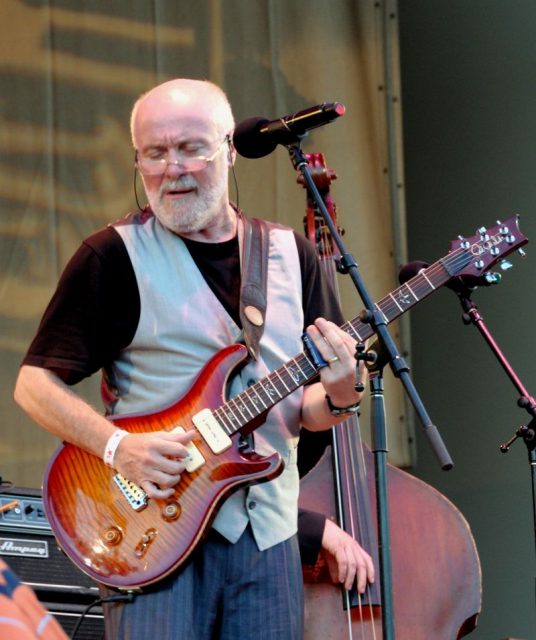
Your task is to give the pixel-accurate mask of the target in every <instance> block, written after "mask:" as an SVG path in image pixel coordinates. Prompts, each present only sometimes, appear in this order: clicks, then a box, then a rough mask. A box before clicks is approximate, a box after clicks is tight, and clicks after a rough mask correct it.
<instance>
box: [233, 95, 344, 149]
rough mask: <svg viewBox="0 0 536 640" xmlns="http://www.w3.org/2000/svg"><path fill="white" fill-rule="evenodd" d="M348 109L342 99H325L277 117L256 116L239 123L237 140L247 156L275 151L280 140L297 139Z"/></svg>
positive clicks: (285, 143) (293, 140) (236, 142)
mask: <svg viewBox="0 0 536 640" xmlns="http://www.w3.org/2000/svg"><path fill="white" fill-rule="evenodd" d="M345 111H346V107H345V106H344V105H343V104H341V103H340V102H324V103H323V104H318V105H316V106H315V107H309V109H305V110H304V111H298V112H297V113H293V114H291V115H289V116H283V117H282V118H278V119H277V120H271V121H270V120H268V118H263V117H262V116H253V117H252V118H247V119H246V120H242V122H240V123H239V124H238V125H237V126H236V128H235V130H234V133H233V144H234V147H235V149H236V150H237V151H238V153H239V154H240V155H241V156H244V158H262V157H263V156H267V155H268V154H270V153H272V151H273V150H274V149H275V148H276V147H277V145H278V144H282V145H288V144H292V143H294V142H297V141H298V140H299V139H300V138H302V137H303V136H305V135H306V134H307V132H308V131H309V130H310V129H315V128H316V127H321V126H322V125H324V124H328V123H329V122H331V121H332V120H335V118H338V117H340V116H342V115H344V112H345Z"/></svg>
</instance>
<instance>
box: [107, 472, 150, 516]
mask: <svg viewBox="0 0 536 640" xmlns="http://www.w3.org/2000/svg"><path fill="white" fill-rule="evenodd" d="M113 481H114V482H115V484H116V485H117V486H118V487H119V489H120V491H121V493H122V494H123V495H124V496H125V498H126V500H127V502H128V504H129V505H130V506H131V507H132V508H133V509H134V511H141V510H142V509H145V507H146V506H147V494H146V493H145V491H144V490H143V489H142V488H141V487H139V486H138V485H137V484H135V483H134V482H131V481H130V480H127V479H126V478H125V476H123V475H121V474H120V473H117V474H116V475H115V476H114V477H113Z"/></svg>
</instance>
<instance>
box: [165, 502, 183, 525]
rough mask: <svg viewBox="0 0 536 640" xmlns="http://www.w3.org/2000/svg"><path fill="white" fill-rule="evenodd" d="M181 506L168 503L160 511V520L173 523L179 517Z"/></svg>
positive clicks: (176, 503)
mask: <svg viewBox="0 0 536 640" xmlns="http://www.w3.org/2000/svg"><path fill="white" fill-rule="evenodd" d="M181 511H182V509H181V506H180V504H179V503H178V502H168V503H167V504H166V505H165V506H164V508H163V509H162V518H164V520H166V522H173V520H177V518H178V517H179V516H180V515H181Z"/></svg>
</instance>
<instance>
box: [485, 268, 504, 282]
mask: <svg viewBox="0 0 536 640" xmlns="http://www.w3.org/2000/svg"><path fill="white" fill-rule="evenodd" d="M483 275H484V280H485V281H486V283H487V284H499V283H500V282H501V278H502V276H501V274H500V273H497V272H496V271H486V273H484V274H483Z"/></svg>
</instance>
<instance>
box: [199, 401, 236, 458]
mask: <svg viewBox="0 0 536 640" xmlns="http://www.w3.org/2000/svg"><path fill="white" fill-rule="evenodd" d="M192 422H193V423H194V425H195V427H196V429H197V430H198V431H199V433H200V434H201V435H202V436H203V438H204V440H205V442H206V443H207V444H208V446H209V447H210V448H211V449H212V453H214V454H216V455H217V454H218V453H222V452H223V451H225V450H226V449H229V447H230V446H231V445H232V444H233V441H232V440H231V438H230V437H229V436H228V435H227V434H226V433H225V431H224V430H223V428H222V427H221V425H220V424H219V422H218V421H217V420H216V418H215V417H214V416H213V415H212V411H211V410H210V409H203V410H202V411H200V412H199V413H196V414H195V416H192Z"/></svg>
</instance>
